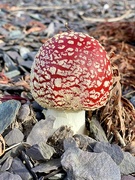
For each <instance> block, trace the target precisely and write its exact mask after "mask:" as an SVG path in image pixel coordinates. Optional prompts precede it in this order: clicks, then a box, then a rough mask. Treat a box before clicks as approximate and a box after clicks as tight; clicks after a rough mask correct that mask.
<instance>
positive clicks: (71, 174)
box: [61, 148, 121, 180]
mask: <svg viewBox="0 0 135 180" xmlns="http://www.w3.org/2000/svg"><path fill="white" fill-rule="evenodd" d="M61 164H62V166H63V168H64V170H65V171H66V172H67V180H71V179H72V180H85V179H87V180H97V179H98V180H120V179H121V175H120V170H119V167H118V166H117V165H116V163H115V162H114V161H113V160H112V158H111V157H110V156H109V155H108V154H107V153H105V152H102V153H92V152H86V151H82V150H80V149H78V148H69V149H67V150H66V151H65V153H64V154H63V156H62V160H61Z"/></svg>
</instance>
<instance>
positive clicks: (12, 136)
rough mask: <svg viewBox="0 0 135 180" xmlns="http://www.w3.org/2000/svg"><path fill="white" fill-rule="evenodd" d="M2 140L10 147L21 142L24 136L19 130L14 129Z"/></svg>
mask: <svg viewBox="0 0 135 180" xmlns="http://www.w3.org/2000/svg"><path fill="white" fill-rule="evenodd" d="M4 139H5V141H6V144H7V145H8V146H11V145H13V144H16V143H19V142H22V141H23V139H24V135H23V133H22V132H21V131H20V130H19V129H17V128H14V129H12V130H11V131H10V132H9V133H8V134H7V135H6V136H5V137H4Z"/></svg>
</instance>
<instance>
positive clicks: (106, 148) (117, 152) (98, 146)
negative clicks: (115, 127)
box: [93, 142, 124, 165]
mask: <svg viewBox="0 0 135 180" xmlns="http://www.w3.org/2000/svg"><path fill="white" fill-rule="evenodd" d="M93 151H94V152H95V153H100V152H106V153H107V154H109V155H110V156H111V158H112V159H113V160H114V162H115V163H116V164H117V165H119V164H120V163H121V162H122V160H123V158H124V155H123V152H122V150H121V148H120V147H119V146H118V145H117V144H110V143H107V142H96V143H95V146H94V148H93Z"/></svg>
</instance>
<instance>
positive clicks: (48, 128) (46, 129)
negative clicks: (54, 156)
mask: <svg viewBox="0 0 135 180" xmlns="http://www.w3.org/2000/svg"><path fill="white" fill-rule="evenodd" d="M54 120H55V118H53V117H48V118H47V119H45V120H40V121H39V122H37V123H36V124H35V125H34V127H33V128H32V130H31V132H30V134H29V135H28V137H27V143H28V144H30V145H34V144H39V143H40V142H44V143H46V142H47V140H48V137H50V136H51V135H52V133H53V131H54V130H53V123H54Z"/></svg>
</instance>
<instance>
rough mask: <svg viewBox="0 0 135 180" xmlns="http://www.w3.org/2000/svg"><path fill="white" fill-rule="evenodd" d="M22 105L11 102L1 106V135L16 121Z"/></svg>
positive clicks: (17, 102) (14, 101)
mask: <svg viewBox="0 0 135 180" xmlns="http://www.w3.org/2000/svg"><path fill="white" fill-rule="evenodd" d="M20 107H21V103H20V102H19V101H16V100H9V101H6V102H4V103H2V104H0V134H2V133H3V132H4V130H5V129H6V128H7V127H8V126H9V125H10V124H11V123H12V122H13V121H15V119H16V115H17V113H18V111H19V108H20Z"/></svg>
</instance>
